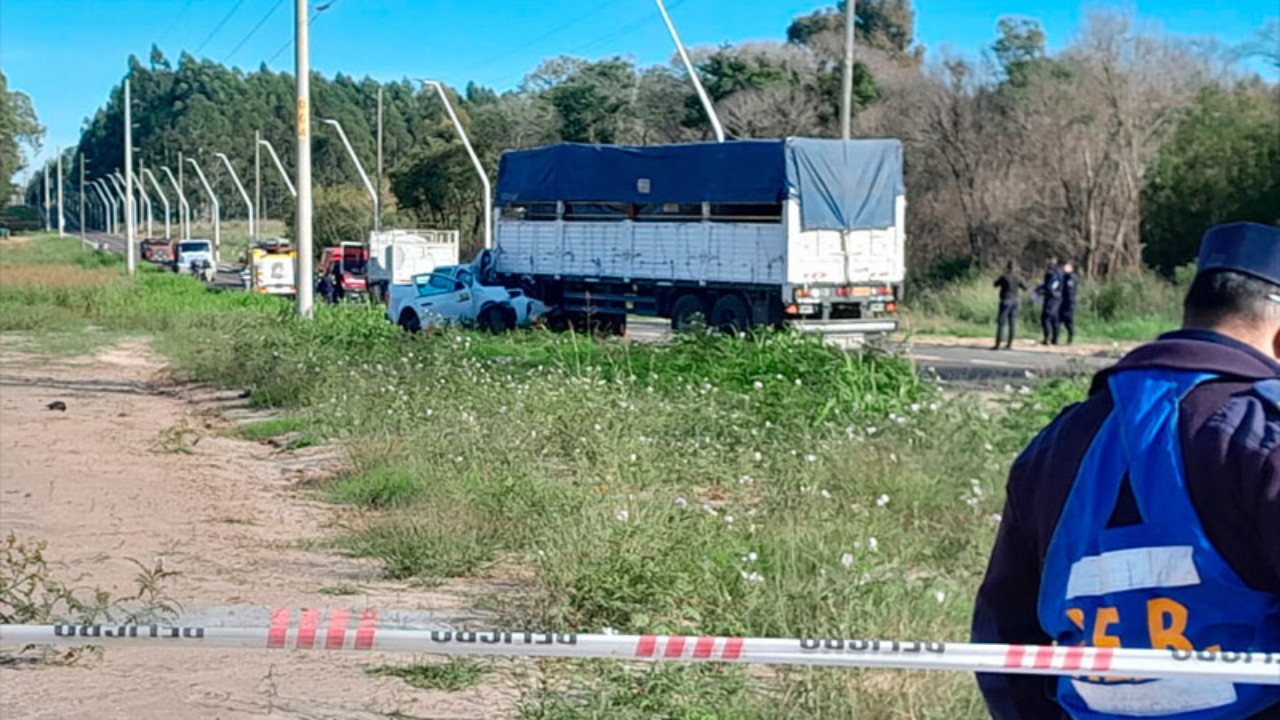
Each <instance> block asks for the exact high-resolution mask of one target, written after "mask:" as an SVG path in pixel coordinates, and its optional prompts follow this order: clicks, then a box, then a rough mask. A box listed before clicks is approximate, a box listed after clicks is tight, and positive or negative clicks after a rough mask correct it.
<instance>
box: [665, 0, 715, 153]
mask: <svg viewBox="0 0 1280 720" xmlns="http://www.w3.org/2000/svg"><path fill="white" fill-rule="evenodd" d="M653 1H654V2H656V3H657V4H658V12H660V13H662V19H663V21H665V22H666V23H667V30H669V31H670V32H671V39H672V40H673V41H675V44H676V51H677V52H679V53H680V59H681V60H683V61H684V69H685V70H687V71H688V72H689V79H690V80H692V81H693V89H694V90H696V91H698V99H699V100H700V101H702V109H703V110H706V111H707V117H708V118H710V120H711V129H712V130H713V131H715V134H716V142H724V128H723V127H722V126H721V125H720V117H719V116H718V115H716V109H715V107H714V106H713V105H712V104H711V98H709V97H707V91H706V89H705V88H703V87H702V81H701V80H699V79H698V73H697V71H696V70H694V68H693V63H692V62H691V61H690V60H689V53H687V52H685V50H684V43H682V42H680V33H678V32H676V26H675V23H673V22H671V16H670V15H668V14H667V6H666V5H663V4H662V0H653Z"/></svg>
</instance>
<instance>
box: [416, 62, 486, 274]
mask: <svg viewBox="0 0 1280 720" xmlns="http://www.w3.org/2000/svg"><path fill="white" fill-rule="evenodd" d="M423 82H424V83H425V84H427V85H430V86H431V87H434V88H435V89H436V93H437V94H439V95H440V101H441V102H443V103H444V109H445V112H447V113H449V120H450V121H452V122H453V127H454V128H455V129H456V130H457V131H458V137H460V138H462V146H463V147H464V148H466V149H467V155H470V156H471V164H472V165H473V166H475V169H476V174H478V175H479V176H480V185H481V187H483V188H484V247H485V249H486V250H487V249H489V248H492V247H493V202H492V200H493V197H492V195H493V190H492V189H491V188H490V187H489V175H488V174H487V173H485V171H484V166H482V165H481V164H480V158H479V157H477V156H476V151H475V150H473V149H472V148H471V141H470V140H468V139H467V131H466V130H464V129H462V123H461V122H458V115H457V114H456V113H455V112H454V111H453V104H452V103H450V102H449V96H448V95H447V94H445V91H444V86H443V85H441V84H440V83H439V82H437V81H435V80H424V81H423Z"/></svg>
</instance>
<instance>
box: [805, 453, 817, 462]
mask: <svg viewBox="0 0 1280 720" xmlns="http://www.w3.org/2000/svg"><path fill="white" fill-rule="evenodd" d="M804 461H805V462H818V456H817V455H814V454H812V453H810V454H808V455H805V456H804Z"/></svg>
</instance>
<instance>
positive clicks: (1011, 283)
mask: <svg viewBox="0 0 1280 720" xmlns="http://www.w3.org/2000/svg"><path fill="white" fill-rule="evenodd" d="M991 284H992V285H993V286H994V287H998V288H1000V304H1001V305H1016V304H1017V303H1018V291H1019V290H1026V289H1027V284H1026V283H1024V282H1022V280H1020V279H1018V278H1016V277H1014V276H1013V275H1009V274H1007V273H1006V274H1004V275H1001V276H1000V277H998V278H996V281H995V282H993V283H991Z"/></svg>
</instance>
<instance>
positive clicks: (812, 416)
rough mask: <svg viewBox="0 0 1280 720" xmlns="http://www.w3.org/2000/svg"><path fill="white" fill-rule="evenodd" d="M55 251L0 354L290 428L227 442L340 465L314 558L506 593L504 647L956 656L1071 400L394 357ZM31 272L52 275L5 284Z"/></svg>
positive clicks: (539, 695)
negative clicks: (105, 374)
mask: <svg viewBox="0 0 1280 720" xmlns="http://www.w3.org/2000/svg"><path fill="white" fill-rule="evenodd" d="M67 243H70V245H71V247H74V241H66V242H62V241H58V240H56V239H47V238H42V239H38V240H36V241H34V242H31V243H25V244H22V245H13V246H4V247H3V248H0V331H2V332H4V333H6V334H8V335H11V336H14V337H18V338H21V340H22V342H23V343H25V344H26V345H28V346H29V347H30V348H32V349H33V351H35V352H40V351H41V348H42V347H46V346H56V345H57V343H58V342H59V338H60V337H63V336H67V335H71V336H78V337H79V338H81V341H80V342H81V344H84V343H87V342H91V341H92V339H93V338H96V337H102V338H104V339H106V338H111V337H118V336H121V335H131V336H146V337H149V338H150V339H151V341H152V344H153V347H155V348H156V350H157V351H158V352H160V353H161V354H163V355H164V356H165V357H166V358H167V361H168V363H169V365H170V368H171V371H172V372H173V373H174V374H176V375H177V376H179V377H182V378H186V379H190V380H194V381H199V382H203V383H209V384H213V385H217V386H222V387H226V388H228V389H233V390H247V391H248V392H249V399H250V402H252V403H253V404H254V405H257V406H261V407H263V408H272V409H275V410H278V411H279V412H280V413H282V419H281V418H277V419H273V420H270V421H267V422H265V423H260V424H258V425H250V426H247V427H246V428H244V429H243V430H242V431H241V432H242V434H244V435H246V436H248V437H251V438H253V439H259V440H265V439H269V438H271V437H276V436H288V440H287V443H298V442H302V443H304V444H315V443H322V442H325V443H337V444H340V445H341V446H342V447H343V448H345V450H346V452H347V454H348V455H349V456H350V461H351V468H350V469H349V470H348V471H347V472H345V473H344V474H342V475H341V476H339V477H337V478H335V479H333V480H332V481H331V482H328V483H326V484H323V485H320V486H317V488H316V489H315V491H314V492H315V493H316V495H317V496H318V497H320V498H322V499H324V500H327V501H330V502H332V503H335V504H337V505H338V506H339V507H342V508H344V509H346V510H350V511H351V512H350V513H349V514H348V515H346V517H348V518H349V520H348V521H347V522H346V523H345V524H344V529H343V530H342V532H341V533H340V534H339V535H338V536H337V537H336V539H334V540H332V541H330V542H331V547H330V549H331V550H332V551H333V552H336V553H343V554H349V555H353V556H357V557H362V558H369V559H373V560H375V561H376V562H377V563H378V565H379V567H380V568H381V571H382V572H383V573H384V574H385V575H386V576H387V577H389V578H394V579H396V580H399V581H403V582H406V583H408V584H409V585H411V586H412V587H414V588H418V589H419V590H420V591H421V592H423V593H428V592H429V589H430V588H431V587H433V586H437V585H440V584H444V583H449V582H453V581H456V580H458V579H459V578H462V579H465V578H469V577H474V576H476V575H478V574H484V575H486V576H495V575H496V576H501V577H506V578H510V579H511V581H512V583H511V584H512V586H514V587H516V588H518V590H515V591H512V592H511V593H506V594H503V595H501V596H494V597H491V598H490V599H489V600H488V602H486V603H484V604H483V606H482V607H481V608H479V609H480V610H483V611H484V612H486V613H487V614H488V616H490V617H492V618H493V619H495V620H501V621H503V623H504V625H505V626H507V627H520V628H537V629H539V630H545V631H547V632H591V633H597V632H606V631H608V630H613V631H617V632H620V633H630V634H648V633H656V634H670V635H694V634H703V635H727V636H762V637H845V638H852V637H894V638H905V639H918V640H929V641H959V640H964V639H965V638H966V637H967V635H968V622H969V612H970V608H971V607H972V599H973V593H974V592H975V590H976V588H977V586H978V583H979V581H980V578H981V575H982V572H983V569H984V567H985V563H986V559H987V554H988V552H989V549H990V546H991V543H992V540H993V537H994V533H995V529H996V525H997V521H998V513H999V512H1000V510H1001V507H1002V505H1003V484H1004V476H1005V474H1006V472H1007V470H1008V465H1009V462H1010V461H1011V460H1012V458H1013V457H1014V455H1015V454H1016V453H1017V452H1018V450H1019V449H1020V448H1021V446H1022V445H1023V444H1025V442H1026V441H1027V440H1028V439H1029V438H1030V436H1031V435H1032V434H1033V433H1034V432H1035V430H1037V429H1038V428H1039V427H1040V426H1041V425H1042V424H1043V423H1044V422H1045V421H1047V419H1048V418H1050V417H1052V416H1053V415H1054V414H1055V413H1056V412H1057V410H1058V409H1059V408H1060V407H1061V406H1062V405H1064V404H1065V403H1068V402H1072V401H1074V400H1076V399H1078V398H1079V397H1081V396H1083V393H1084V383H1083V381H1082V380H1078V379H1062V380H1055V381H1053V382H1048V383H1040V384H1036V385H1027V386H1026V387H1025V388H1011V390H1013V391H1012V392H1007V393H994V394H991V393H988V394H985V395H983V396H974V395H966V394H960V395H955V394H953V393H948V394H946V395H945V396H944V395H943V394H942V393H941V392H939V390H938V388H936V387H935V386H934V385H932V384H930V383H929V382H928V381H925V380H921V379H919V378H918V377H917V375H916V374H915V373H914V371H913V369H912V368H911V367H910V365H909V364H908V363H907V362H906V361H903V360H901V359H897V358H894V357H890V356H886V355H882V354H878V353H875V352H866V353H862V354H847V353H844V352H841V351H837V350H833V349H830V348H827V347H825V346H823V344H822V343H821V342H820V341H818V340H815V339H812V338H808V337H803V336H800V335H796V334H790V333H761V334H756V335H753V336H750V337H745V338H741V339H737V338H730V337H723V336H705V335H695V336H683V337H680V338H678V339H677V340H676V341H674V342H673V343H671V344H666V345H646V344H639V343H628V342H626V341H624V340H619V339H595V338H591V337H587V336H582V335H574V334H553V333H549V332H544V331H538V330H530V331H518V332H513V333H508V334H505V335H501V336H491V335H483V334H475V333H469V332H458V331H453V330H446V331H441V332H436V333H428V334H422V335H406V334H405V333H402V332H401V331H400V330H399V329H398V328H396V327H394V326H391V325H389V324H388V323H387V322H386V321H385V319H383V317H382V316H381V314H380V313H379V312H377V311H376V310H369V309H365V308H362V307H360V306H357V305H347V306H338V307H321V308H318V309H317V313H316V317H315V319H314V321H312V322H305V321H299V320H296V319H295V318H294V317H293V316H292V314H291V309H290V308H289V307H288V306H286V305H285V304H283V303H281V302H279V301H276V300H274V299H271V298H261V297H255V296H252V295H249V294H244V293H217V292H211V291H207V290H205V289H204V288H202V287H201V286H200V285H199V284H198V283H197V282H195V281H193V280H191V279H188V278H184V277H176V276H173V275H168V274H164V273H159V272H142V273H140V275H139V276H138V277H137V278H135V279H133V280H126V279H124V278H121V277H119V275H118V270H119V269H118V267H117V266H116V265H113V264H111V261H109V260H94V261H82V260H80V259H79V258H80V257H86V258H87V257H97V256H95V255H92V254H89V255H82V256H75V255H74V254H73V253H71V252H69V251H68V250H67V247H68V245H67ZM76 252H79V251H78V250H77V251H76ZM87 262H92V263H100V264H98V265H94V266H93V267H85V263H87ZM32 267H39V268H41V270H40V272H41V273H44V274H45V275H47V276H48V277H50V278H54V277H57V278H60V279H57V280H53V279H50V280H47V281H46V280H42V281H39V282H36V281H34V280H13V279H12V278H16V277H31V276H30V275H27V270H26V269H27V268H32ZM104 341H105V340H104ZM287 443H286V444H287ZM297 540H298V541H304V540H309V538H297ZM333 585H334V587H338V586H339V583H333ZM247 592H249V591H248V590H246V593H247ZM246 599H251V598H246ZM335 599H340V598H335ZM109 661H110V658H109V654H108V658H107V662H109ZM383 662H384V661H383ZM383 662H379V663H378V665H381V664H383ZM371 669H372V670H373V671H375V672H377V673H378V674H379V676H382V677H388V678H391V679H395V678H403V679H404V681H405V682H408V683H410V684H412V685H413V686H414V687H415V688H417V687H428V688H434V689H435V690H433V691H461V689H462V688H465V687H469V686H473V685H474V684H476V683H502V682H506V681H505V680H503V679H502V674H501V673H498V674H497V675H494V674H493V673H491V672H490V670H491V668H489V667H488V666H486V665H480V666H477V665H475V664H472V663H470V662H466V663H463V662H454V663H450V664H448V665H444V666H442V667H439V668H432V669H425V670H423V669H404V670H400V669H395V668H392V669H388V668H382V667H378V668H371ZM535 674H536V676H537V679H536V682H532V683H523V684H519V683H518V684H517V685H518V686H519V692H520V701H519V704H518V712H519V713H520V714H521V715H522V716H524V717H529V718H574V717H673V716H674V717H712V716H715V717H761V718H763V717H771V718H772V717H797V718H799V717H853V716H856V717H859V718H881V717H883V718H890V717H913V718H976V717H981V716H983V712H984V711H983V709H982V704H981V701H980V699H979V697H978V694H977V692H976V689H975V688H974V687H973V682H972V679H971V678H970V677H968V676H967V675H963V674H959V673H954V674H928V675H926V674H923V673H917V672H898V671H872V670H866V671H849V670H823V669H778V670H770V671H768V672H765V671H761V670H758V669H756V670H744V669H741V668H734V667H725V666H696V667H692V666H657V667H647V666H643V667H634V666H629V665H620V664H618V663H613V662H605V661H568V660H565V661H551V660H547V661H539V662H538V664H537V667H536V673H535Z"/></svg>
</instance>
